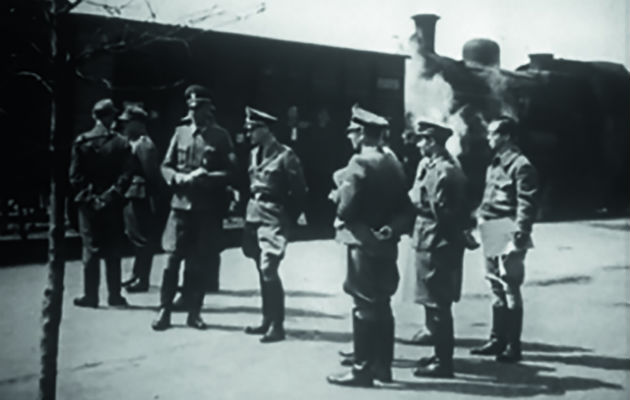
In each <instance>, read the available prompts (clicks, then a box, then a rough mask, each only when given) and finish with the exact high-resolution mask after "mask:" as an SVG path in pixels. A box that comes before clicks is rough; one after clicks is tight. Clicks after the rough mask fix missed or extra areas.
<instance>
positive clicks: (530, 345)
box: [396, 338, 592, 353]
mask: <svg viewBox="0 0 630 400" xmlns="http://www.w3.org/2000/svg"><path fill="white" fill-rule="evenodd" d="M406 340H407V339H404V338H396V342H397V343H399V344H402V345H410V344H409V343H408V342H406ZM486 341H487V339H485V338H484V339H477V338H456V339H455V346H457V347H463V348H466V349H470V348H473V347H478V346H481V345H483V344H484V343H486ZM411 346H418V347H428V346H429V347H430V345H411ZM522 348H523V351H529V352H537V353H538V352H540V353H568V352H591V351H592V350H591V349H587V348H584V347H577V346H566V345H557V344H549V343H540V342H523V343H522Z"/></svg>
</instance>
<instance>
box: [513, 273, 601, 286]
mask: <svg viewBox="0 0 630 400" xmlns="http://www.w3.org/2000/svg"><path fill="white" fill-rule="evenodd" d="M592 280H593V278H592V277H590V276H588V275H571V276H562V277H559V278H551V279H539V280H530V281H527V282H525V286H555V285H571V284H573V285H585V284H587V283H590V282H591V281H592Z"/></svg>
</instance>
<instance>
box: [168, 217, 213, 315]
mask: <svg viewBox="0 0 630 400" xmlns="http://www.w3.org/2000/svg"><path fill="white" fill-rule="evenodd" d="M220 223H221V219H220V218H219V217H217V215H216V214H214V213H212V212H211V211H210V210H200V211H186V210H171V213H170V215H169V218H168V221H167V224H166V228H165V230H164V234H163V236H162V245H163V247H164V250H166V252H167V253H168V259H167V263H166V268H165V269H164V273H163V277H162V289H161V294H160V302H161V306H162V307H164V308H167V309H170V308H171V307H172V303H173V297H174V296H175V292H176V291H177V284H178V281H179V269H180V266H181V263H182V261H185V262H186V266H185V270H184V295H185V296H186V298H187V302H188V304H189V305H190V312H191V313H198V312H199V311H200V310H201V306H202V304H203V297H204V294H205V289H206V288H207V286H208V283H207V282H208V280H209V273H208V260H210V261H211V262H214V263H215V266H217V268H216V269H215V271H216V273H218V262H217V260H219V259H220V258H219V257H220V256H219V249H220V246H219V239H220V238H219V235H220V233H221V230H220ZM215 277H216V276H215Z"/></svg>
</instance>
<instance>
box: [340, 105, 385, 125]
mask: <svg viewBox="0 0 630 400" xmlns="http://www.w3.org/2000/svg"><path fill="white" fill-rule="evenodd" d="M353 122H354V123H356V124H359V125H362V126H373V127H378V128H386V127H388V126H389V121H387V119H385V118H383V117H381V116H380V115H377V114H374V113H373V112H370V111H368V110H366V109H363V108H361V107H360V106H359V105H358V104H355V105H353V106H352V117H351V118H350V126H352V123H353ZM350 126H349V127H348V128H350Z"/></svg>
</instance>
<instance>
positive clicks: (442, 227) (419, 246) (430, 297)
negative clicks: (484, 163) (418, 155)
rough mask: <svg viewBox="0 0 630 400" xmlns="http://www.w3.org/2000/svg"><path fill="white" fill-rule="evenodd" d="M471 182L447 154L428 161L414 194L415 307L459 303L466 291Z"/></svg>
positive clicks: (418, 176) (419, 173)
mask: <svg viewBox="0 0 630 400" xmlns="http://www.w3.org/2000/svg"><path fill="white" fill-rule="evenodd" d="M466 185H467V183H466V178H465V176H464V173H463V172H462V170H461V168H460V167H459V166H458V164H457V163H456V162H455V161H454V160H453V158H452V157H451V155H450V154H449V153H448V152H447V151H446V150H444V149H443V150H442V151H440V152H439V153H437V154H435V155H433V156H432V157H431V158H428V157H425V158H423V159H422V161H420V164H419V165H418V171H417V174H416V179H415V181H414V184H413V187H412V188H411V191H410V196H411V199H412V202H413V203H414V205H415V207H416V214H417V216H416V222H415V225H414V230H413V238H412V245H413V246H414V247H415V249H416V253H415V257H414V266H415V273H416V293H415V294H416V302H418V303H421V304H424V305H426V306H430V307H435V306H441V305H448V304H449V303H451V302H453V301H458V300H459V298H460V296H461V288H462V267H463V255H464V241H463V230H464V228H465V224H466V222H467V217H468V210H469V208H468V207H467V204H468V203H467V202H468V199H467V198H466V188H467V187H466Z"/></svg>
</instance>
